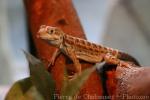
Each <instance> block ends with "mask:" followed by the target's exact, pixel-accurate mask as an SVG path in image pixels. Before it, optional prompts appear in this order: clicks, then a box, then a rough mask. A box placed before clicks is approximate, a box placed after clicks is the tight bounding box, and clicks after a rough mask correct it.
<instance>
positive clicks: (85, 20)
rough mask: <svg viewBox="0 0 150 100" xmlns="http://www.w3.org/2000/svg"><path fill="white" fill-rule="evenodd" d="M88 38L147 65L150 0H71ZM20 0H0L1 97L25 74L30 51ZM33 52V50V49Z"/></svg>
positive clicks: (149, 57)
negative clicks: (27, 52) (27, 55)
mask: <svg viewBox="0 0 150 100" xmlns="http://www.w3.org/2000/svg"><path fill="white" fill-rule="evenodd" d="M73 3H74V6H75V8H76V10H77V12H78V15H79V17H80V20H81V23H82V25H83V28H84V30H85V33H86V36H87V38H88V40H89V41H91V42H94V43H97V44H104V45H106V46H109V47H112V48H117V49H119V50H122V51H124V52H127V53H129V54H131V55H133V56H134V57H135V58H137V59H138V60H139V62H140V63H141V65H142V66H150V53H149V51H150V13H149V12H150V11H149V10H150V6H149V5H150V0H73ZM27 33H28V30H27V23H26V14H25V9H24V5H23V1H22V0H0V100H3V98H4V95H5V93H6V92H7V91H8V89H9V88H10V86H11V85H12V83H13V82H15V81H16V80H19V79H22V78H24V77H27V76H28V64H27V61H26V59H25V56H24V54H23V52H22V49H24V50H26V51H30V50H31V48H30V46H29V42H28V41H29V37H28V34H27ZM33 52H34V51H33Z"/></svg>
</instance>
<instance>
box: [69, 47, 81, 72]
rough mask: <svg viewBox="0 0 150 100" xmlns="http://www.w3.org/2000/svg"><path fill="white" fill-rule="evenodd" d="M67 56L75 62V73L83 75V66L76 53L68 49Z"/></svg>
mask: <svg viewBox="0 0 150 100" xmlns="http://www.w3.org/2000/svg"><path fill="white" fill-rule="evenodd" d="M67 55H68V56H69V58H70V59H71V60H72V61H73V63H74V66H75V68H74V69H75V72H76V73H77V74H80V73H81V64H80V62H79V60H78V59H77V57H76V54H75V51H74V49H72V48H67Z"/></svg>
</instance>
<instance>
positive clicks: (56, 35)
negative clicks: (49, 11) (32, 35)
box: [37, 25, 64, 47]
mask: <svg viewBox="0 0 150 100" xmlns="http://www.w3.org/2000/svg"><path fill="white" fill-rule="evenodd" d="M63 36H64V32H63V31H62V30H60V29H59V28H56V27H51V26H46V25H41V26H40V29H39V32H38V35H37V37H38V38H41V39H43V40H46V41H47V42H48V43H50V44H52V45H54V46H57V47H59V46H60V45H61V43H62V42H63Z"/></svg>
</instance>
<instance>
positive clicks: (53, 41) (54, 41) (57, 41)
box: [48, 40, 62, 48]
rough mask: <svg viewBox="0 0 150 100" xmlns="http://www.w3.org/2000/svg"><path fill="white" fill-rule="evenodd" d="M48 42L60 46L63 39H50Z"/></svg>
mask: <svg viewBox="0 0 150 100" xmlns="http://www.w3.org/2000/svg"><path fill="white" fill-rule="evenodd" d="M48 43H49V44H50V45H53V46H55V47H57V48H59V47H60V45H62V40H52V41H48Z"/></svg>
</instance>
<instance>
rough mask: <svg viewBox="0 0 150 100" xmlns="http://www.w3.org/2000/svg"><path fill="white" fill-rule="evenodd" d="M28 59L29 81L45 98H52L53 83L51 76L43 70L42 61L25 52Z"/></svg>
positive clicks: (47, 99) (51, 99)
mask: <svg viewBox="0 0 150 100" xmlns="http://www.w3.org/2000/svg"><path fill="white" fill-rule="evenodd" d="M25 54H26V58H27V59H28V61H29V69H30V76H31V81H32V83H33V84H34V85H35V87H36V88H37V90H38V91H39V92H40V93H41V95H42V96H43V97H44V98H45V100H53V99H54V92H55V83H54V80H53V79H52V76H51V75H50V74H49V73H48V72H47V71H46V70H45V68H44V65H43V63H42V62H41V61H40V60H38V59H37V58H35V57H33V56H32V55H30V54H29V53H27V52H25Z"/></svg>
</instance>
